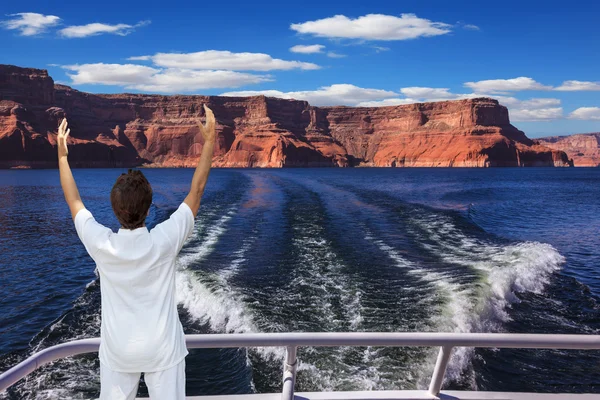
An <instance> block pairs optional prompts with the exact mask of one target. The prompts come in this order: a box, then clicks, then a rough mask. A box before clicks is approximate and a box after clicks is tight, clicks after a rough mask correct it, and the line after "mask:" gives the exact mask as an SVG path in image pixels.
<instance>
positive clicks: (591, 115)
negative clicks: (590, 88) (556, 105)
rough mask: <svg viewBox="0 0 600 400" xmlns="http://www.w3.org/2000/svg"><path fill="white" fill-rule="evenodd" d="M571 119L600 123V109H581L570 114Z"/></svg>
mask: <svg viewBox="0 0 600 400" xmlns="http://www.w3.org/2000/svg"><path fill="white" fill-rule="evenodd" d="M569 118H570V119H583V120H593V121H600V107H580V108H578V109H577V110H575V111H573V112H572V113H571V114H569Z"/></svg>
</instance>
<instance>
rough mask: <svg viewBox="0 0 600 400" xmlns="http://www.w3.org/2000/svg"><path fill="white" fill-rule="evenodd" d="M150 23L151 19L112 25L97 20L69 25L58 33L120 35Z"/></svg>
mask: <svg viewBox="0 0 600 400" xmlns="http://www.w3.org/2000/svg"><path fill="white" fill-rule="evenodd" d="M149 23H150V21H141V22H138V23H137V24H135V25H128V24H116V25H110V24H102V23H99V22H95V23H92V24H87V25H73V26H67V27H66V28H63V29H61V30H59V31H58V33H59V34H60V35H61V36H64V37H67V38H83V37H88V36H96V35H101V34H103V33H110V34H113V35H119V36H127V35H129V34H130V33H131V32H133V30H134V29H135V28H138V27H140V26H144V25H148V24H149Z"/></svg>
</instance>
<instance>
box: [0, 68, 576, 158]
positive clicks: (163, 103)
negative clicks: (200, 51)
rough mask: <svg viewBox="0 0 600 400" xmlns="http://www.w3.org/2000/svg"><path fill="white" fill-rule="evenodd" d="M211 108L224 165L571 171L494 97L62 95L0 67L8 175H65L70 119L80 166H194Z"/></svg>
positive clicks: (37, 76)
mask: <svg viewBox="0 0 600 400" xmlns="http://www.w3.org/2000/svg"><path fill="white" fill-rule="evenodd" d="M203 104H207V105H209V107H211V108H212V109H213V110H214V112H215V115H216V116H217V130H218V142H217V149H216V153H215V164H216V165H217V166H224V167H295V166H341V167H345V166H358V165H365V166H396V167H401V166H405V167H412V166H415V167H418V166H424V167H436V166H455V167H487V166H566V165H569V160H568V157H567V155H566V154H565V153H564V152H562V151H558V150H552V149H550V148H548V147H545V146H542V145H540V144H538V143H536V142H533V141H531V140H530V139H528V138H527V137H526V136H525V134H524V133H523V132H521V131H519V130H517V129H516V128H515V127H513V126H512V125H510V122H509V119H508V111H507V109H506V108H505V107H503V106H501V105H499V104H498V102H497V101H496V100H492V99H487V98H480V99H472V100H460V101H446V102H438V103H422V104H412V105H404V106H396V107H379V108H354V107H312V106H310V105H309V104H308V103H307V102H305V101H296V100H283V99H275V98H266V97H263V96H258V97H247V98H242V97H218V96H161V95H143V94H116V95H96V94H89V93H83V92H79V91H77V90H74V89H71V88H69V87H67V86H62V85H54V83H53V81H52V78H50V77H49V76H48V73H47V72H46V71H44V70H36V69H28V68H19V67H14V66H6V65H0V167H13V166H32V167H54V166H55V165H56V154H55V153H56V151H55V148H54V146H55V143H56V140H55V139H56V127H57V126H58V122H59V120H60V119H61V118H62V117H63V116H65V115H66V116H67V117H68V119H69V125H70V127H71V136H72V138H71V142H70V144H71V148H70V160H71V162H72V163H73V164H74V165H76V166H104V167H110V166H120V167H124V166H137V165H142V164H146V165H152V166H164V167H170V166H195V164H196V162H197V160H198V157H199V155H200V151H201V149H202V140H201V135H200V134H199V132H198V129H197V127H196V120H197V119H198V118H199V117H201V116H203V110H202V105H203Z"/></svg>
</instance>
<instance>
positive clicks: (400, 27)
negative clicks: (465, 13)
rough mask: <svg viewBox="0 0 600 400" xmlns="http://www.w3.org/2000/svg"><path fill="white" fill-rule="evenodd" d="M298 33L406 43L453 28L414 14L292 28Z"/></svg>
mask: <svg viewBox="0 0 600 400" xmlns="http://www.w3.org/2000/svg"><path fill="white" fill-rule="evenodd" d="M290 28H291V29H292V30H295V31H296V32H298V33H305V34H311V35H314V36H320V37H327V38H344V39H363V40H407V39H415V38H418V37H427V36H438V35H445V34H447V33H449V32H450V28H451V25H449V24H445V23H442V22H432V21H430V20H428V19H423V18H419V17H417V16H416V15H415V14H401V15H400V17H396V16H394V15H384V14H368V15H364V16H362V17H358V18H355V19H351V18H348V17H346V16H345V15H336V16H333V17H329V18H324V19H319V20H316V21H307V22H303V23H299V24H292V25H290Z"/></svg>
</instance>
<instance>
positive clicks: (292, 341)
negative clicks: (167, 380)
mask: <svg viewBox="0 0 600 400" xmlns="http://www.w3.org/2000/svg"><path fill="white" fill-rule="evenodd" d="M186 344H187V347H188V349H197V348H242V347H283V348H285V349H286V357H285V360H284V363H283V368H282V370H283V373H282V375H283V376H282V391H281V392H280V393H260V394H242V395H239V394H236V395H219V396H194V397H187V398H188V399H190V400H275V399H277V400H279V399H281V400H371V399H373V400H375V399H377V400H383V399H385V400H392V399H394V400H462V399H464V400H488V399H496V400H571V399H573V400H588V399H600V394H593V393H590V394H569V393H510V392H484V391H457V390H442V384H443V382H444V376H445V373H446V367H447V366H448V362H449V361H450V358H451V356H452V352H453V349H454V348H456V347H480V348H481V347H486V348H524V349H525V348H526V349H568V350H600V335H562V334H520V333H519V334H517V333H435V332H397V333H382V332H372V333H370V332H320V333H243V334H206V335H186ZM307 346H312V347H337V346H360V347H364V346H374V347H439V348H440V350H439V354H438V357H437V361H436V364H435V367H434V369H433V374H432V377H431V381H430V383H429V387H428V388H427V389H424V390H384V391H357V392H297V393H296V392H295V390H294V387H295V381H296V369H297V366H298V357H297V350H298V348H302V347H307ZM99 347H100V338H90V339H80V340H73V341H70V342H65V343H62V344H59V345H56V346H52V347H48V348H46V349H44V350H41V351H39V352H37V353H34V354H32V355H31V356H30V357H29V358H27V359H25V360H24V361H22V362H21V363H19V364H17V365H16V366H14V367H13V368H11V369H9V370H8V371H5V372H4V373H2V374H1V375H0V392H1V391H4V390H6V389H7V388H9V387H10V386H12V385H14V384H15V383H17V382H18V381H19V380H21V379H22V378H24V377H26V376H27V375H29V374H30V373H32V372H33V371H35V370H36V369H37V368H40V367H41V366H43V365H45V364H48V363H50V362H52V361H55V360H58V359H60V358H64V357H70V356H75V355H78V354H85V353H92V352H97V351H98V349H99Z"/></svg>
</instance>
